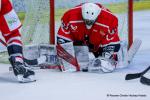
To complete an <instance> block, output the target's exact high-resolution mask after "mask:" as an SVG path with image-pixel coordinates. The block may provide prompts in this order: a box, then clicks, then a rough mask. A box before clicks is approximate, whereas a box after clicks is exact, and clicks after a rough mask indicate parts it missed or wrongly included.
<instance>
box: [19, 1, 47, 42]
mask: <svg viewBox="0 0 150 100" xmlns="http://www.w3.org/2000/svg"><path fill="white" fill-rule="evenodd" d="M24 2H25V7H26V17H25V20H24V23H23V28H22V39H23V43H24V44H39V43H49V15H50V11H49V9H50V7H49V0H25V1H24Z"/></svg>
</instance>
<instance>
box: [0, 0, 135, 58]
mask: <svg viewBox="0 0 150 100" xmlns="http://www.w3.org/2000/svg"><path fill="white" fill-rule="evenodd" d="M12 2H13V6H14V8H15V10H16V12H19V13H21V14H22V13H23V14H25V18H24V20H22V21H23V27H22V29H21V33H22V40H23V44H24V45H33V44H41V43H47V44H55V43H56V34H57V31H58V28H59V27H60V24H61V21H60V20H61V17H62V16H63V14H64V13H65V11H67V10H69V9H70V8H72V7H75V6H76V5H79V4H81V3H85V2H93V3H101V4H102V5H104V6H106V7H107V8H108V9H110V10H111V11H112V13H114V14H115V15H116V16H117V17H118V19H119V29H118V31H119V36H120V37H121V40H123V41H127V43H128V45H129V46H130V45H131V44H132V41H133V0H12ZM21 17H22V16H21ZM0 56H1V55H0ZM3 58H4V56H3V55H2V56H1V57H0V60H3ZM6 58H7V57H6Z"/></svg>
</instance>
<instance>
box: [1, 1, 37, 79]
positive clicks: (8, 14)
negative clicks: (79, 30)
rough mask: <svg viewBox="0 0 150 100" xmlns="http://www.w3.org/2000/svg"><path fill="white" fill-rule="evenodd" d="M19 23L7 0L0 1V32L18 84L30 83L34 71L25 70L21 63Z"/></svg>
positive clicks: (22, 62)
mask: <svg viewBox="0 0 150 100" xmlns="http://www.w3.org/2000/svg"><path fill="white" fill-rule="evenodd" d="M20 28H21V22H20V20H19V19H18V16H17V14H16V13H15V11H14V9H13V7H12V5H11V2H10V1H9V0H0V31H1V33H2V35H3V37H4V38H5V41H6V44H7V50H8V54H9V57H10V58H9V61H10V63H11V65H12V66H13V72H14V74H15V76H16V77H17V79H18V81H19V82H32V81H35V79H34V75H35V73H34V71H32V70H31V69H29V68H27V67H26V66H25V64H24V61H23V52H22V41H21V33H20V31H19V29H20Z"/></svg>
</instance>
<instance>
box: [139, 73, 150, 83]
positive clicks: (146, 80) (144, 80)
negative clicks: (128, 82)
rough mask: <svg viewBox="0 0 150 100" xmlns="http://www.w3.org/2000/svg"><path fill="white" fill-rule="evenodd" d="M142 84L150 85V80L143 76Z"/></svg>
mask: <svg viewBox="0 0 150 100" xmlns="http://www.w3.org/2000/svg"><path fill="white" fill-rule="evenodd" d="M140 82H141V83H142V84H144V85H150V79H149V78H146V77H144V76H143V75H142V76H141V79H140Z"/></svg>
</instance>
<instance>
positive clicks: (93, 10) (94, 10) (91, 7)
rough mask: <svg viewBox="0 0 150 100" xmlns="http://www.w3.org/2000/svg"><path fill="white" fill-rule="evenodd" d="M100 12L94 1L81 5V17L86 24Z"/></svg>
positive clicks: (93, 20) (91, 22)
mask: <svg viewBox="0 0 150 100" xmlns="http://www.w3.org/2000/svg"><path fill="white" fill-rule="evenodd" d="M100 12H101V8H100V7H99V6H98V5H96V4H94V3H85V4H83V5H82V17H83V19H84V21H85V24H86V25H92V24H93V23H94V22H95V20H96V19H97V17H98V15H99V14H100Z"/></svg>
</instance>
